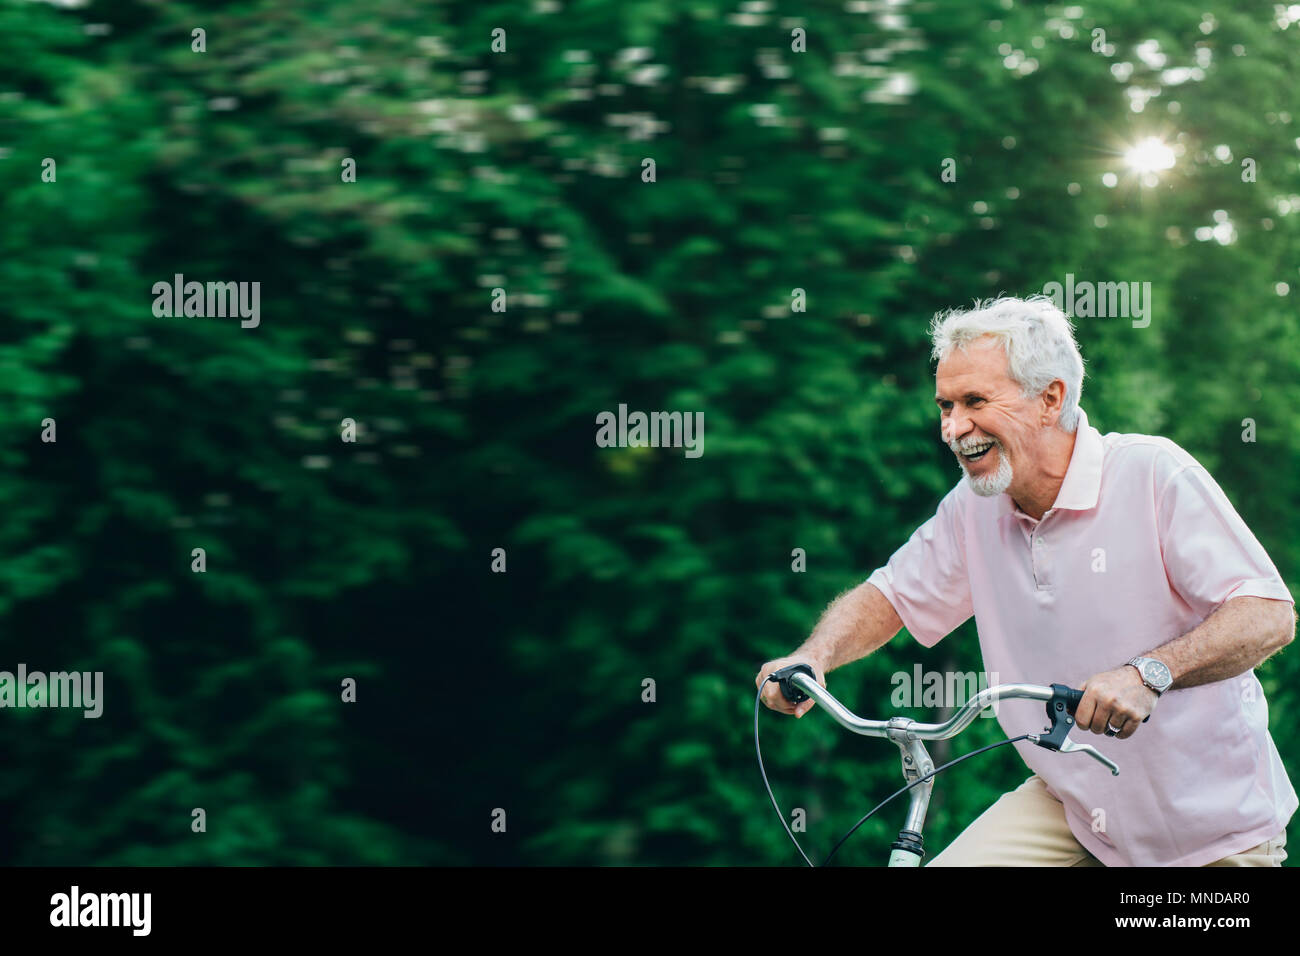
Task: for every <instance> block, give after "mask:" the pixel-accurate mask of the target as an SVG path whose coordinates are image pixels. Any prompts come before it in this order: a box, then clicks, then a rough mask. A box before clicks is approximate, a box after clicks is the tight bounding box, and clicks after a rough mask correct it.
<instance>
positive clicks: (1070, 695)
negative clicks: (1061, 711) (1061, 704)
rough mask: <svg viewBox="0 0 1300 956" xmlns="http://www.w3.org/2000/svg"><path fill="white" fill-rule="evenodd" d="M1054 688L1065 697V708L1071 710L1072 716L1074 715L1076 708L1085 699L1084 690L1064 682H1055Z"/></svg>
mask: <svg viewBox="0 0 1300 956" xmlns="http://www.w3.org/2000/svg"><path fill="white" fill-rule="evenodd" d="M1052 690H1054V691H1056V692H1057V693H1059V694H1061V695H1062V696H1064V697H1065V709H1066V710H1067V711H1069V713H1070V716H1071V717H1073V716H1074V709H1075V708H1076V707H1078V706H1079V702H1080V701H1082V700H1083V691H1081V690H1075V689H1074V688H1073V687H1067V686H1066V685H1064V684H1053V685H1052Z"/></svg>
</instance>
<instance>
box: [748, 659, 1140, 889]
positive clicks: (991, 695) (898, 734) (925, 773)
mask: <svg viewBox="0 0 1300 956" xmlns="http://www.w3.org/2000/svg"><path fill="white" fill-rule="evenodd" d="M771 681H776V682H777V683H778V684H779V685H780V688H781V693H782V694H783V695H785V698H786V700H788V701H790V703H792V704H797V703H800V702H801V701H805V700H807V699H808V698H809V697H811V698H812V699H813V700H814V701H816V702H817V703H818V704H819V705H821V706H822V707H824V708H825V709H826V711H827V713H829V714H830V715H831V716H832V717H834V718H835V720H836V721H838V722H839V723H840V724H841V725H843V726H844V727H847V728H848V729H849V730H851V731H853V732H854V733H856V734H862V735H864V736H867V737H887V738H889V739H890V740H892V741H893V742H894V743H896V744H897V745H898V747H899V749H900V750H901V751H902V759H903V779H904V780H907V781H908V783H907V784H906V785H905V786H903V787H901V788H900V789H898V790H896V791H894V793H892V794H890V795H889V796H888V797H886V798H885V799H884V800H882V801H881V802H880V803H879V804H877V805H876V807H875V808H874V809H873V810H872V811H871V812H870V813H868V814H867V815H866V816H864V817H863V818H862V819H861V820H859V821H858V822H857V823H855V824H854V825H853V828H852V829H851V830H849V832H848V833H846V834H844V836H843V837H841V838H840V841H839V843H836V844H835V847H834V849H832V850H831V852H830V853H828V854H827V855H826V859H825V860H824V861H823V862H822V865H823V866H825V865H826V864H827V863H829V862H830V860H831V857H833V856H834V855H835V852H836V851H837V850H838V849H839V848H840V847H841V846H843V844H844V841H845V840H847V839H848V838H849V837H851V836H852V835H853V834H854V832H856V831H857V829H858V827H860V826H862V824H864V823H866V822H867V821H868V820H869V819H871V817H872V816H873V815H875V813H876V812H877V811H878V810H880V808H881V807H883V806H885V804H887V803H889V801H891V800H893V799H894V798H895V797H898V796H901V795H902V794H903V793H906V792H907V791H909V790H911V791H912V795H911V798H910V799H911V803H910V805H909V807H908V811H907V818H906V821H905V822H904V824H903V829H902V830H900V831H899V833H898V839H897V840H895V841H894V842H893V843H892V844H890V854H889V862H888V864H886V865H887V866H920V865H921V858H922V857H923V856H924V855H925V849H924V841H923V838H922V835H921V830H922V827H924V826H925V815H926V812H927V810H928V809H929V807H930V793H931V790H932V789H933V781H934V777H935V775H936V774H939V773H941V772H942V771H944V770H947V769H948V768H949V767H951V766H953V765H955V764H958V763H961V761H963V760H967V759H969V758H971V757H974V756H975V755H976V754H980V753H984V752H985V751H987V750H992V749H993V748H994V747H1003V746H1006V745H1007V744H1013V743H1016V742H1017V741H1020V740H1029V741H1032V742H1033V743H1035V744H1037V745H1038V746H1040V747H1044V748H1046V749H1047V750H1055V751H1059V752H1060V753H1086V754H1090V755H1091V756H1093V757H1095V758H1096V759H1097V760H1099V761H1101V762H1102V763H1103V764H1105V765H1106V766H1107V767H1108V768H1110V772H1111V775H1112V776H1118V774H1119V767H1118V766H1117V765H1116V764H1115V762H1114V761H1113V760H1111V759H1110V758H1109V757H1107V756H1106V755H1105V754H1103V753H1101V752H1100V751H1098V750H1097V748H1096V747H1094V746H1092V745H1091V744H1078V743H1075V742H1074V741H1072V740H1070V739H1069V738H1068V736H1067V735H1068V734H1069V732H1070V729H1071V728H1072V727H1073V726H1074V711H1075V708H1076V707H1078V706H1079V702H1080V701H1081V700H1083V691H1081V690H1075V689H1073V688H1071V687H1067V686H1066V685H1065V684H1052V685H1050V686H1044V685H1042V684H998V685H997V686H995V687H988V688H985V689H984V690H982V691H980V692H979V693H977V694H976V695H975V696H973V697H972V698H971V699H970V700H968V701H966V703H965V704H963V705H962V706H961V708H960V709H959V710H958V711H957V712H956V713H955V714H953V715H952V717H950V718H949V719H948V720H946V721H944V722H943V723H942V724H922V723H918V722H917V721H915V720H912V719H911V718H908V717H891V718H889V719H888V720H868V719H866V718H864V717H859V716H858V715H857V714H855V713H853V712H852V711H851V710H849V709H848V708H847V707H845V706H844V705H843V704H841V703H840V702H839V701H838V700H836V699H835V697H834V696H832V695H831V693H830V692H829V691H827V690H826V689H825V688H824V687H822V686H821V685H820V684H818V683H817V679H816V676H815V675H814V673H813V670H812V668H811V667H809V666H808V665H807V664H791V665H790V666H788V667H783V668H781V669H780V670H778V671H774V672H772V673H771V674H769V675H768V676H767V680H765V681H763V683H762V684H761V685H759V688H758V696H757V697H756V698H755V699H754V749H755V751H756V753H757V754H758V770H759V773H760V774H762V776H763V785H764V786H765V787H767V795H768V797H770V798H771V800H772V807H773V809H775V810H776V815H777V817H779V818H780V820H781V825H782V826H783V827H785V832H786V833H788V834H789V835H790V839H791V841H793V842H794V845H795V849H797V850H798V851H799V855H800V856H802V857H803V859H804V862H805V863H807V864H808V865H809V866H814V863H813V862H812V860H810V859H809V858H808V854H806V853H804V851H803V847H801V846H799V841H798V840H796V839H795V836H794V833H793V832H792V831H791V830H790V827H789V825H788V824H787V823H786V822H785V817H784V815H782V813H781V808H780V807H779V806H777V802H776V797H775V796H774V795H773V793H772V787H771V784H769V783H768V781H767V771H766V770H765V769H764V768H763V752H762V750H761V748H760V747H759V744H758V712H759V707H760V706H761V703H762V699H763V688H764V687H766V686H767V684H768V683H769V682H771ZM1016 699H1020V700H1041V701H1045V702H1046V705H1047V717H1048V719H1049V720H1050V721H1051V724H1050V726H1048V727H1045V728H1044V729H1043V732H1042V733H1041V734H1022V735H1021V736H1019V737H1012V738H1008V739H1007V740H1000V741H998V742H997V743H993V744H989V745H988V746H987V747H981V748H979V749H978V750H973V751H971V752H970V753H968V754H963V755H962V756H960V757H958V758H956V759H955V760H950V761H948V763H946V764H944V765H943V766H941V767H939V768H937V769H936V768H935V766H934V763H933V761H931V759H930V755H929V753H927V752H926V749H925V744H924V743H922V741H924V740H947V739H948V738H950V737H955V736H957V734H959V733H961V732H962V731H963V730H965V729H966V728H967V727H968V726H969V725H970V724H971V723H972V722H973V721H974V720H975V717H976V716H977V715H978V714H979V712H980V711H982V710H983V709H984V708H985V707H990V706H992V705H993V704H995V703H997V702H999V701H1003V700H1016ZM914 788H915V789H914Z"/></svg>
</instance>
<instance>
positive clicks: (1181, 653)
mask: <svg viewBox="0 0 1300 956" xmlns="http://www.w3.org/2000/svg"><path fill="white" fill-rule="evenodd" d="M1295 625H1296V613H1295V608H1294V607H1293V606H1292V605H1291V604H1290V603H1289V602H1287V601H1275V600H1273V599H1271V598H1261V597H1253V596H1243V597H1236V598H1231V599H1229V600H1227V601H1225V602H1223V604H1222V605H1220V606H1219V608H1218V609H1217V610H1216V611H1215V612H1214V613H1213V614H1211V615H1210V616H1209V617H1207V618H1206V619H1205V620H1204V621H1202V622H1201V623H1200V624H1198V625H1197V626H1196V627H1194V628H1192V629H1191V630H1190V631H1188V632H1187V633H1186V634H1184V635H1183V636H1182V637H1176V638H1174V639H1173V640H1172V641H1169V642H1168V643H1165V644H1161V645H1160V646H1159V647H1157V648H1156V649H1155V650H1153V651H1148V652H1147V653H1145V654H1139V655H1137V656H1139V657H1151V658H1154V659H1155V660H1158V661H1160V662H1161V663H1162V664H1164V665H1165V666H1166V667H1168V668H1169V672H1170V673H1171V674H1172V675H1173V678H1174V682H1173V683H1172V684H1171V685H1169V690H1176V689H1178V688H1180V687H1195V686H1197V685H1198V684H1211V683H1213V682H1214V681H1220V680H1227V679H1228V678H1230V677H1236V676H1237V675H1238V674H1244V673H1246V671H1248V670H1250V669H1251V668H1252V667H1258V666H1259V665H1260V664H1262V663H1263V662H1264V661H1266V660H1268V658H1270V657H1272V656H1273V655H1274V654H1276V653H1277V652H1278V651H1279V650H1281V649H1282V648H1283V647H1285V646H1286V645H1288V644H1290V643H1291V641H1292V639H1293V638H1294V637H1295ZM1084 686H1085V688H1086V693H1085V699H1084V700H1083V701H1081V702H1080V703H1079V708H1078V710H1077V711H1076V712H1075V715H1074V716H1075V720H1076V721H1077V723H1078V726H1079V729H1080V730H1091V731H1092V732H1093V733H1095V734H1101V733H1105V732H1106V726H1107V724H1108V723H1114V725H1115V726H1116V727H1122V728H1123V729H1122V730H1121V732H1120V733H1119V734H1118V738H1119V739H1120V740H1125V739H1127V738H1129V737H1132V736H1133V735H1134V734H1135V733H1137V730H1138V727H1139V726H1141V724H1142V721H1143V720H1145V719H1146V718H1147V716H1148V715H1149V714H1150V713H1151V712H1152V711H1153V710H1154V709H1155V706H1156V701H1157V700H1159V697H1158V696H1157V694H1156V692H1155V691H1153V690H1152V689H1151V688H1150V687H1148V686H1147V685H1146V684H1144V683H1143V682H1142V675H1141V674H1139V673H1138V669H1137V668H1136V667H1130V666H1129V665H1128V664H1122V665H1120V666H1118V667H1116V668H1115V669H1114V670H1111V671H1106V672H1105V673H1104V674H1098V675H1096V676H1095V677H1090V678H1088V680H1087V681H1086V682H1085V685H1084ZM1166 693H1168V691H1166Z"/></svg>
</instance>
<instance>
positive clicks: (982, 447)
mask: <svg viewBox="0 0 1300 956" xmlns="http://www.w3.org/2000/svg"><path fill="white" fill-rule="evenodd" d="M992 447H993V442H991V441H988V442H985V443H984V444H982V445H972V446H971V447H970V448H967V449H966V450H965V451H963V452H962V454H963V455H978V454H979V453H980V452H982V451H985V450H986V449H989V448H992Z"/></svg>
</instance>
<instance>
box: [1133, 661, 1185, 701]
mask: <svg viewBox="0 0 1300 956" xmlns="http://www.w3.org/2000/svg"><path fill="white" fill-rule="evenodd" d="M1129 664H1130V665H1132V666H1133V667H1136V668H1137V669H1138V673H1139V674H1141V675H1142V683H1144V684H1146V685H1147V686H1148V687H1150V688H1151V689H1152V690H1153V691H1155V692H1156V693H1157V694H1163V693H1164V692H1165V691H1167V690H1168V689H1169V685H1170V684H1172V683H1173V682H1174V675H1173V674H1171V673H1170V672H1169V668H1168V667H1167V666H1166V665H1164V664H1162V663H1161V662H1160V661H1158V660H1156V659H1155V658H1153V657H1135V658H1133V659H1132V660H1131V661H1129Z"/></svg>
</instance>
